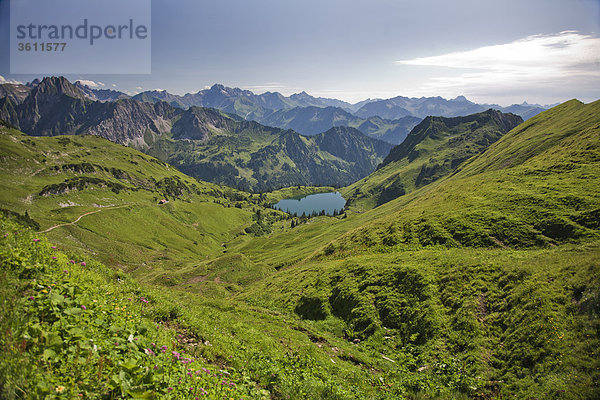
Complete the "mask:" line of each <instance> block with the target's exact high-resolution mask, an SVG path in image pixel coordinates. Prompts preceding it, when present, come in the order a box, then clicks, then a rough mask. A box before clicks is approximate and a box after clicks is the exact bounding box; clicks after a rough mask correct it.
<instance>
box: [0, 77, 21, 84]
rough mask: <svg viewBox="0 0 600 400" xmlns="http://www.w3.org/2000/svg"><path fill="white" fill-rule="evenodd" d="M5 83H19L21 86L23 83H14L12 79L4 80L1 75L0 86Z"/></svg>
mask: <svg viewBox="0 0 600 400" xmlns="http://www.w3.org/2000/svg"><path fill="white" fill-rule="evenodd" d="M5 83H21V84H22V83H23V82H19V81H15V80H13V79H6V78H5V77H3V76H2V75H0V85H3V84H5Z"/></svg>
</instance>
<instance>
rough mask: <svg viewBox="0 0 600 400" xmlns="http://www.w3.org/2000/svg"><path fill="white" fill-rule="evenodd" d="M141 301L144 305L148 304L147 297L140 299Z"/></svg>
mask: <svg viewBox="0 0 600 400" xmlns="http://www.w3.org/2000/svg"><path fill="white" fill-rule="evenodd" d="M140 301H141V302H142V303H148V300H146V298H145V297H140Z"/></svg>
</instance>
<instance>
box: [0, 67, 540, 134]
mask: <svg viewBox="0 0 600 400" xmlns="http://www.w3.org/2000/svg"><path fill="white" fill-rule="evenodd" d="M39 83H40V81H39V80H37V79H36V80H34V81H32V82H30V83H28V84H26V85H19V84H4V85H0V98H3V97H8V98H9V99H10V100H11V102H12V103H13V104H19V103H20V102H22V101H23V100H24V99H25V97H26V96H27V94H28V93H29V91H30V90H32V88H34V87H35V86H36V85H37V84H39ZM74 86H75V87H77V88H78V89H79V90H80V91H81V92H82V93H83V94H84V95H85V96H86V97H87V98H88V99H90V100H93V101H102V102H110V101H116V100H120V99H127V98H132V99H134V100H138V101H141V102H148V103H157V102H166V103H168V104H169V105H171V106H173V107H176V108H182V109H187V108H189V107H192V106H200V107H210V108H216V109H219V110H221V111H224V112H226V113H229V114H235V115H238V116H240V117H242V118H243V119H246V120H254V121H256V122H259V123H261V124H263V125H268V126H274V127H278V128H282V129H293V130H295V131H296V132H298V133H301V134H303V135H314V134H318V133H322V132H325V131H327V130H328V129H330V128H332V127H335V126H350V127H353V128H356V129H358V130H359V131H361V132H362V133H364V134H365V135H367V136H371V137H373V138H377V139H381V140H384V141H387V142H388V143H391V144H394V145H396V144H400V143H401V142H402V140H404V138H405V137H406V135H408V133H409V132H410V130H411V129H412V128H413V127H414V126H415V125H416V124H417V123H418V122H420V120H421V119H423V118H425V117H426V116H429V115H434V116H443V117H454V116H461V115H468V114H473V113H476V112H482V111H485V110H487V109H488V108H494V109H497V110H499V111H502V112H507V113H514V114H517V115H520V116H521V117H522V118H523V119H525V120H526V119H528V118H531V117H532V116H534V115H536V114H537V113H539V112H541V111H543V110H544V109H545V108H547V106H540V105H535V104H534V105H530V104H527V103H523V104H515V105H512V106H509V107H501V106H498V105H485V104H476V103H473V102H471V101H469V100H467V99H466V98H465V97H464V96H459V97H457V98H455V99H451V100H446V99H443V98H441V97H422V98H408V97H402V96H399V97H395V98H391V99H368V100H364V101H361V102H358V103H355V104H351V103H348V102H345V101H342V100H337V99H330V98H322V97H314V96H311V95H309V94H308V93H306V92H301V93H296V94H292V95H291V96H284V95H282V94H281V93H278V92H265V93H263V94H260V95H257V94H254V93H253V92H251V91H249V90H243V89H239V88H230V87H226V86H223V85H219V84H215V85H213V86H212V87H210V88H209V89H203V90H200V91H198V92H196V93H187V94H185V95H183V96H180V95H175V94H171V93H169V92H167V91H166V90H151V91H144V92H141V93H138V94H136V95H134V96H133V97H130V96H128V95H127V94H125V93H123V92H120V91H117V90H110V89H98V88H92V87H89V86H87V85H85V84H84V83H82V82H81V81H76V82H75V84H74ZM0 106H1V107H4V106H3V105H2V104H0ZM7 112H10V111H8V110H5V111H4V113H5V114H6V113H7Z"/></svg>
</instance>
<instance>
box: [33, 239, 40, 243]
mask: <svg viewBox="0 0 600 400" xmlns="http://www.w3.org/2000/svg"><path fill="white" fill-rule="evenodd" d="M40 240H42V239H33V241H34V242H35V243H37V242H39V241H40Z"/></svg>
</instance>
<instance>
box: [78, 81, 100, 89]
mask: <svg viewBox="0 0 600 400" xmlns="http://www.w3.org/2000/svg"><path fill="white" fill-rule="evenodd" d="M78 80H79V83H81V84H82V85H85V86H88V87H91V88H99V87H103V86H104V83H102V82H95V81H90V80H87V79H78Z"/></svg>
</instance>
